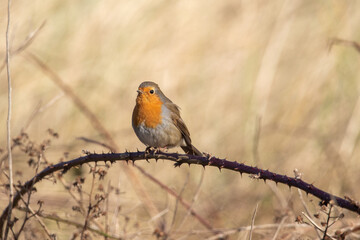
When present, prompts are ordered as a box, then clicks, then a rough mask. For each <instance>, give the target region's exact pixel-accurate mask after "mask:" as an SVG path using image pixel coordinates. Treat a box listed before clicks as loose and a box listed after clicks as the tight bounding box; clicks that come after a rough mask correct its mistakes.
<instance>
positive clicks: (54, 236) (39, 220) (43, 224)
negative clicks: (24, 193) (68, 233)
mask: <svg viewBox="0 0 360 240" xmlns="http://www.w3.org/2000/svg"><path fill="white" fill-rule="evenodd" d="M28 199H29V198H28ZM21 201H22V202H23V203H24V204H25V206H26V208H17V209H19V210H22V211H24V212H25V214H26V215H27V214H28V212H30V213H31V214H32V216H34V217H35V218H36V220H37V221H38V223H39V224H40V226H41V227H42V228H43V230H44V232H45V233H46V235H47V236H48V237H49V238H50V239H54V240H55V239H56V235H55V234H51V233H50V231H49V229H47V227H46V225H45V223H44V222H43V221H42V220H41V219H40V218H39V216H38V215H39V212H40V211H37V212H35V211H34V210H33V209H32V208H31V207H30V205H29V201H28V202H26V201H25V200H24V199H23V198H22V197H21ZM25 218H28V217H27V216H26V217H25ZM19 234H20V231H18V234H17V238H16V239H18V237H19Z"/></svg>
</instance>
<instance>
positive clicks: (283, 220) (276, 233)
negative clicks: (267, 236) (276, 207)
mask: <svg viewBox="0 0 360 240" xmlns="http://www.w3.org/2000/svg"><path fill="white" fill-rule="evenodd" d="M286 219H287V216H285V217H283V218H282V219H281V222H280V223H279V227H278V228H277V229H276V232H275V234H274V237H273V238H272V240H276V238H277V236H278V235H279V232H280V229H281V228H282V226H283V225H284V222H285V220H286Z"/></svg>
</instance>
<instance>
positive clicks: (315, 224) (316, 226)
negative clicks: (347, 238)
mask: <svg viewBox="0 0 360 240" xmlns="http://www.w3.org/2000/svg"><path fill="white" fill-rule="evenodd" d="M302 215H303V216H304V217H306V219H307V220H309V222H310V223H311V224H312V225H313V226H314V227H315V228H317V229H318V230H320V231H321V232H323V233H324V237H325V236H327V237H329V238H330V239H332V240H336V239H335V238H333V237H331V236H330V235H329V234H327V233H325V231H324V230H323V229H322V228H321V227H320V226H319V225H318V224H317V223H316V222H315V221H314V220H312V219H311V217H309V216H308V215H307V214H306V213H304V212H302Z"/></svg>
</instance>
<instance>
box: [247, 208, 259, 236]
mask: <svg viewBox="0 0 360 240" xmlns="http://www.w3.org/2000/svg"><path fill="white" fill-rule="evenodd" d="M258 207H259V203H257V204H256V207H255V210H254V213H253V215H252V218H251V225H250V226H251V227H250V231H249V240H251V239H252V233H253V229H254V225H255V218H256V213H257V210H258Z"/></svg>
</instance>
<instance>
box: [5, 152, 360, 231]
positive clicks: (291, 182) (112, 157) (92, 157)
mask: <svg viewBox="0 0 360 240" xmlns="http://www.w3.org/2000/svg"><path fill="white" fill-rule="evenodd" d="M149 159H155V160H158V159H164V160H170V161H173V162H175V167H176V166H180V165H181V164H183V163H187V164H189V165H190V164H197V165H202V166H203V167H206V166H214V167H218V168H219V169H222V168H225V169H229V170H232V171H236V172H239V173H240V174H243V173H246V174H252V176H253V178H256V179H263V180H264V181H266V180H270V181H274V182H276V183H283V184H286V185H288V186H289V187H296V188H299V189H301V190H303V191H305V192H306V193H307V194H311V195H314V196H315V197H317V198H319V199H320V200H322V202H321V203H322V204H324V205H326V204H328V203H330V201H331V203H332V204H334V205H337V206H339V207H341V208H345V209H348V210H350V211H352V212H356V213H358V214H360V206H359V204H357V203H356V202H354V201H352V200H348V199H344V198H341V197H338V196H335V195H332V194H330V193H327V192H325V191H323V190H321V189H319V188H317V187H315V186H314V185H312V184H309V183H306V182H304V181H303V180H301V179H298V178H292V177H288V176H286V175H281V174H277V173H273V172H270V171H268V170H263V169H260V168H257V167H251V166H247V165H245V164H243V163H238V162H231V161H227V160H225V159H220V158H215V157H200V156H193V155H187V154H179V153H164V152H154V151H151V152H125V153H103V154H88V155H86V156H83V157H79V158H76V159H73V160H70V161H67V162H61V163H58V164H55V165H51V166H49V167H47V168H45V169H44V170H42V171H41V172H40V173H38V174H37V175H36V176H34V177H33V178H32V179H30V180H29V181H27V182H26V183H25V184H24V185H23V186H22V187H21V189H20V190H19V191H18V192H17V194H16V195H15V196H14V198H13V201H12V202H13V207H16V206H17V204H18V202H19V200H20V199H21V196H22V195H24V194H25V193H26V192H28V191H30V190H31V189H32V188H33V186H34V185H35V184H36V183H37V182H39V181H40V180H42V179H43V178H44V177H46V176H48V175H50V174H52V173H54V172H56V171H60V170H62V171H63V173H65V172H66V171H68V170H69V169H70V168H72V167H75V166H79V165H82V164H84V163H90V162H102V161H104V162H108V161H109V162H111V163H114V162H116V161H126V162H128V161H133V162H135V161H138V160H149ZM8 208H9V206H7V207H6V208H5V209H4V210H3V213H2V215H1V217H0V236H2V233H3V226H4V223H5V220H6V218H7V216H8Z"/></svg>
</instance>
